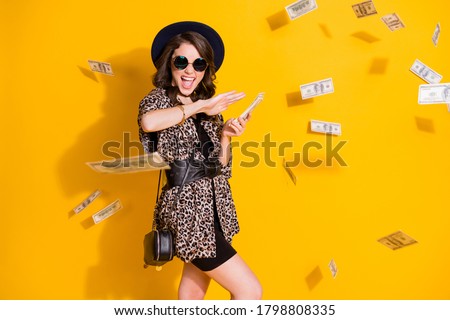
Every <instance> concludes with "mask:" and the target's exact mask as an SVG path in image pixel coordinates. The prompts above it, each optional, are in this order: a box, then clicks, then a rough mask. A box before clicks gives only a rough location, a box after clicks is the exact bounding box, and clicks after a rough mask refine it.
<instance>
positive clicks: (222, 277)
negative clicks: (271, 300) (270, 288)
mask: <svg viewBox="0 0 450 320" xmlns="http://www.w3.org/2000/svg"><path fill="white" fill-rule="evenodd" d="M205 273H206V274H207V275H208V276H210V277H211V278H212V279H214V280H215V281H216V282H217V283H219V284H220V285H221V286H222V287H224V288H225V289H227V290H228V291H230V293H231V296H232V298H235V299H260V296H261V285H260V283H259V280H258V278H257V277H256V275H255V274H254V273H253V271H252V270H251V269H250V267H249V266H248V265H247V264H246V263H245V261H244V260H243V259H242V258H241V256H240V255H239V254H235V255H234V256H233V257H232V258H230V259H229V260H228V261H226V262H225V263H223V264H222V265H220V266H219V267H217V268H215V269H214V270H211V271H207V272H205Z"/></svg>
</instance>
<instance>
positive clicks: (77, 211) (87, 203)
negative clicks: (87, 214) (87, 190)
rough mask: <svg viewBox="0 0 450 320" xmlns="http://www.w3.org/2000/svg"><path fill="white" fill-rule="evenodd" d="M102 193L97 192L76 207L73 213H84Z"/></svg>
mask: <svg viewBox="0 0 450 320" xmlns="http://www.w3.org/2000/svg"><path fill="white" fill-rule="evenodd" d="M101 194H102V192H101V191H100V190H98V189H97V190H95V191H94V192H93V193H92V194H91V195H90V196H89V197H87V198H86V200H84V201H83V202H82V203H80V204H79V205H78V206H76V207H75V208H74V209H73V211H74V212H75V213H76V214H78V213H80V212H81V211H83V210H84V209H85V208H86V207H87V206H88V205H90V204H91V203H92V202H93V201H94V200H95V199H97V197H98V196H99V195H101Z"/></svg>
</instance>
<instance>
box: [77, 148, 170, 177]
mask: <svg viewBox="0 0 450 320" xmlns="http://www.w3.org/2000/svg"><path fill="white" fill-rule="evenodd" d="M86 164H87V165H88V166H89V167H91V168H92V169H93V170H95V171H97V172H102V173H135V172H142V171H154V170H165V169H170V167H169V165H168V164H167V163H166V162H165V161H164V160H163V159H162V158H161V156H160V155H159V153H157V152H152V153H147V154H144V155H140V156H134V157H128V158H118V159H114V160H103V161H97V162H86Z"/></svg>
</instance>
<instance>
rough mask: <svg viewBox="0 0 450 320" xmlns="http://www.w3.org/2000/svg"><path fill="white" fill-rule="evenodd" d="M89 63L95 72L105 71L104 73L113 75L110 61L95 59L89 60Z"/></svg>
mask: <svg viewBox="0 0 450 320" xmlns="http://www.w3.org/2000/svg"><path fill="white" fill-rule="evenodd" d="M88 63H89V67H90V68H91V70H92V71H94V72H99V73H103V74H107V75H110V76H113V75H114V74H113V71H112V68H111V64H110V63H108V62H100V61H95V60H88Z"/></svg>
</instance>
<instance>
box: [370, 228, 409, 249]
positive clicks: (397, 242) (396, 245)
mask: <svg viewBox="0 0 450 320" xmlns="http://www.w3.org/2000/svg"><path fill="white" fill-rule="evenodd" d="M378 242H379V243H381V244H384V245H385V246H386V247H388V248H390V249H392V250H397V249H400V248H404V247H406V246H409V245H411V244H414V243H417V241H416V240H414V239H413V238H411V237H410V236H408V235H407V234H405V233H404V232H402V231H397V232H395V233H393V234H390V235H388V236H386V237H383V238H380V239H378Z"/></svg>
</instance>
